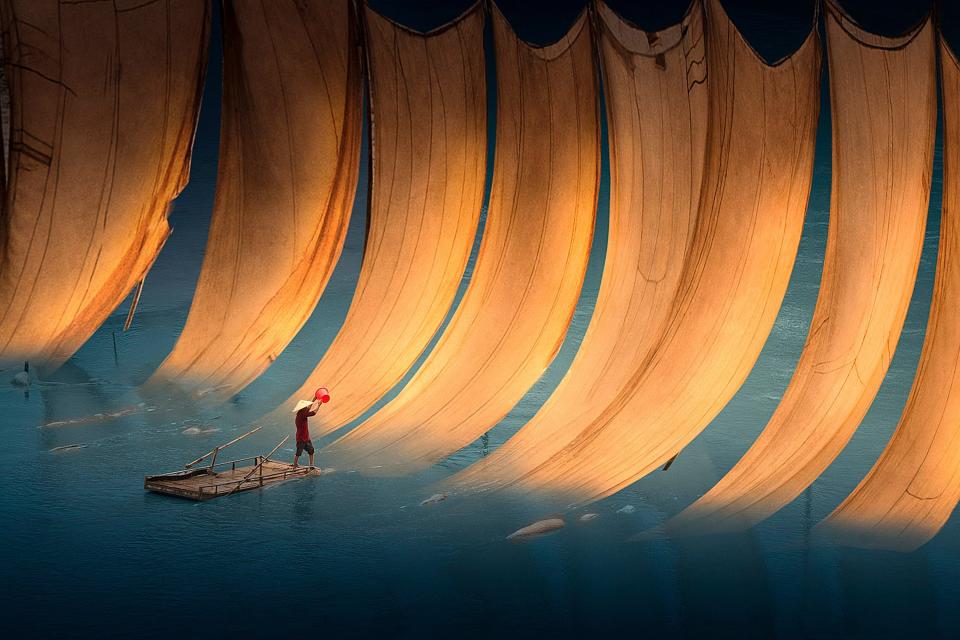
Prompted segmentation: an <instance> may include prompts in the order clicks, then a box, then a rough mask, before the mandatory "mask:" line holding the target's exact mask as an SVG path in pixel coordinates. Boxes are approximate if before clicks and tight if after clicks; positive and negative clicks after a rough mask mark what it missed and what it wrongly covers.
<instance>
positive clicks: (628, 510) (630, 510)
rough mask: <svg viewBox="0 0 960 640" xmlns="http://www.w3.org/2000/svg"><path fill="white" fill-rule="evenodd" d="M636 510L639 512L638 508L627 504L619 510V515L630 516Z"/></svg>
mask: <svg viewBox="0 0 960 640" xmlns="http://www.w3.org/2000/svg"><path fill="white" fill-rule="evenodd" d="M636 510H637V508H636V507H634V506H633V505H632V504H627V505H624V506H622V507H620V508H619V509H617V513H626V514H630V513H633V512H634V511H636Z"/></svg>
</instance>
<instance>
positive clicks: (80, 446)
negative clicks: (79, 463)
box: [50, 444, 87, 453]
mask: <svg viewBox="0 0 960 640" xmlns="http://www.w3.org/2000/svg"><path fill="white" fill-rule="evenodd" d="M86 448H87V445H85V444H65V445H63V446H62V447H54V448H53V449H50V453H67V452H69V451H79V450H80V449H86Z"/></svg>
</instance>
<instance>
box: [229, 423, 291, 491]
mask: <svg viewBox="0 0 960 640" xmlns="http://www.w3.org/2000/svg"><path fill="white" fill-rule="evenodd" d="M289 439H290V436H289V435H285V436H283V440H281V441H280V442H279V443H277V446H275V447H274V448H273V449H271V450H270V453H268V454H267V455H265V456H263V459H262V460H260V462H258V463H257V465H256V466H255V467H254V468H253V469H251V470H250V473H248V474H247V475H245V476H243V479H242V480H240V481H238V482H237V486H235V487H234V488H233V490H232V491H231V492H230V493H228V494H227V495H230V494H232V493H236V491H237V490H238V489H239V488H240V487H242V486H243V483H245V482H246V481H247V480H249V479H250V478H251V477H252V476H253V474H255V473H256V472H257V470H258V469H260V467H262V466H263V463H264V462H266V461H267V460H269V459H270V456H272V455H273V454H274V453H276V452H277V449H279V448H280V447H282V446H283V445H284V443H285V442H286V441H287V440H289Z"/></svg>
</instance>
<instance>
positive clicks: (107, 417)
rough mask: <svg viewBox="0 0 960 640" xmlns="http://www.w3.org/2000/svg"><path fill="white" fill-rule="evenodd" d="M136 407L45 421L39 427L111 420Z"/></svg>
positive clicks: (133, 410) (130, 412) (128, 412)
mask: <svg viewBox="0 0 960 640" xmlns="http://www.w3.org/2000/svg"><path fill="white" fill-rule="evenodd" d="M137 408H138V407H127V408H126V409H120V410H119V411H113V412H111V413H95V414H93V415H92V416H87V417H85V418H73V419H72V420H54V421H52V422H45V423H43V424H41V425H40V426H41V427H63V426H65V425H68V424H90V423H93V422H100V421H102V420H112V419H114V418H120V417H122V416H129V415H131V414H133V413H135V412H136V411H137ZM148 411H149V409H148Z"/></svg>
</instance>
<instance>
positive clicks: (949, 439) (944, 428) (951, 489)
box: [818, 41, 960, 551]
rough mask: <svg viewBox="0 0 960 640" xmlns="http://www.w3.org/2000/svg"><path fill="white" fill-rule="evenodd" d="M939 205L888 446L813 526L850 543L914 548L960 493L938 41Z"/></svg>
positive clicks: (951, 72) (958, 196) (955, 163)
mask: <svg viewBox="0 0 960 640" xmlns="http://www.w3.org/2000/svg"><path fill="white" fill-rule="evenodd" d="M940 70H941V86H942V90H941V91H942V95H943V211H942V215H941V219H940V248H939V253H938V255H937V276H936V280H935V282H934V288H933V300H932V302H931V306H930V316H929V320H928V321H927V334H926V337H925V339H924V345H923V350H922V352H921V355H920V364H919V366H918V368H917V376H916V378H915V379H914V382H913V388H912V389H911V391H910V396H909V398H908V400H907V404H906V407H905V408H904V411H903V415H902V416H901V418H900V423H899V424H898V425H897V429H896V431H895V432H894V434H893V437H892V438H891V439H890V442H889V444H888V445H887V448H886V450H885V451H884V452H883V454H882V455H881V456H880V459H879V460H878V461H877V463H876V465H875V466H874V467H873V469H872V470H871V471H870V473H869V474H867V476H866V478H864V480H863V481H862V482H861V483H860V485H859V486H858V487H857V488H856V489H854V491H853V493H851V494H850V496H849V497H848V498H847V499H846V500H844V501H843V503H842V504H841V505H840V506H839V507H837V509H836V511H834V512H833V513H832V514H830V516H829V517H828V518H827V519H826V520H825V521H824V522H823V523H821V525H820V527H819V529H818V531H821V532H826V533H830V534H831V535H832V536H834V537H835V538H837V539H840V540H842V541H844V542H847V543H849V544H854V545H858V546H866V547H882V548H887V549H896V550H899V551H912V550H913V549H916V548H917V547H919V546H920V545H922V544H923V543H925V542H927V541H928V540H929V539H930V538H932V537H933V536H934V535H936V533H937V532H938V531H939V530H940V528H941V527H943V525H944V524H945V523H946V522H947V519H948V518H949V517H950V514H951V513H952V512H953V509H954V507H956V505H957V501H958V499H960V317H958V314H960V252H958V249H960V247H958V243H960V228H958V223H960V220H958V216H960V65H958V63H957V58H956V56H955V55H954V53H953V52H952V51H951V50H950V48H949V47H948V46H947V44H946V43H945V42H943V41H941V44H940Z"/></svg>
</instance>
